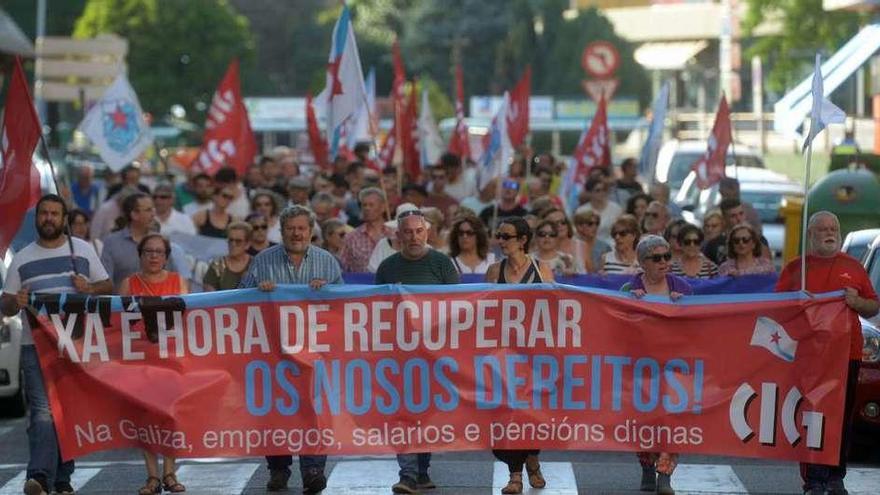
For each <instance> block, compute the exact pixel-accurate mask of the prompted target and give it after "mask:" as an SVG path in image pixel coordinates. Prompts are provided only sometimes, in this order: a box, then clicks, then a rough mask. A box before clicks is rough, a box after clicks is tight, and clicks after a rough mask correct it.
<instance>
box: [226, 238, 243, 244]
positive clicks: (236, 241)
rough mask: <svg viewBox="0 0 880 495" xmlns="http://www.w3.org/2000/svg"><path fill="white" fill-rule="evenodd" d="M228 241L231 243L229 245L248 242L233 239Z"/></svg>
mask: <svg viewBox="0 0 880 495" xmlns="http://www.w3.org/2000/svg"><path fill="white" fill-rule="evenodd" d="M227 241H229V244H244V243H246V242H247V240H245V239H234V238H232V237H230V238H229V239H227Z"/></svg>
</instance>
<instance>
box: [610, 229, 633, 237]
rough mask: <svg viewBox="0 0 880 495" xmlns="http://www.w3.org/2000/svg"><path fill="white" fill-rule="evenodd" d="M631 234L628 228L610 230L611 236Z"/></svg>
mask: <svg viewBox="0 0 880 495" xmlns="http://www.w3.org/2000/svg"><path fill="white" fill-rule="evenodd" d="M629 234H632V231H630V230H613V231H611V237H623V236H625V235H629Z"/></svg>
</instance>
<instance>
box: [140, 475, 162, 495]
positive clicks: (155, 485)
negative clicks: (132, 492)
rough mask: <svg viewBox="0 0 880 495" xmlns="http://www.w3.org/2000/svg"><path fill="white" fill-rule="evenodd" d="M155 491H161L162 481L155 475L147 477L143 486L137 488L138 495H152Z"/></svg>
mask: <svg viewBox="0 0 880 495" xmlns="http://www.w3.org/2000/svg"><path fill="white" fill-rule="evenodd" d="M156 493H162V481H161V480H160V479H159V478H157V477H155V476H150V477H148V478H147V482H146V483H144V486H142V487H141V489H140V490H138V495H154V494H156Z"/></svg>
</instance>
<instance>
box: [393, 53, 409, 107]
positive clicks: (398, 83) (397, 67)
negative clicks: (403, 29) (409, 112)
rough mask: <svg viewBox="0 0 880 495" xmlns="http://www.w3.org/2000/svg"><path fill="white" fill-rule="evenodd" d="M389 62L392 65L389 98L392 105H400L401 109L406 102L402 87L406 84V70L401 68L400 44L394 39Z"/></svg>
mask: <svg viewBox="0 0 880 495" xmlns="http://www.w3.org/2000/svg"><path fill="white" fill-rule="evenodd" d="M391 61H392V64H393V65H394V80H393V81H392V83H391V97H392V98H394V104H395V105H397V104H400V109H401V110H402V109H403V106H404V104H405V103H404V102H405V100H406V91H405V88H404V85H405V84H406V70H405V69H404V68H403V57H402V56H401V55H400V44H399V43H398V42H397V38H395V39H394V43H393V44H392V45H391Z"/></svg>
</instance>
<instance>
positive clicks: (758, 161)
mask: <svg viewBox="0 0 880 495" xmlns="http://www.w3.org/2000/svg"><path fill="white" fill-rule="evenodd" d="M707 146H708V145H707V143H706V141H678V140H676V139H673V140H671V141H667V142H665V143H663V147H662V148H660V153H659V154H658V155H657V166H656V167H655V169H654V179H655V181H657V182H665V183H666V184H667V185H668V186H669V191H670V197H671V198H674V197H675V195H676V193H677V192H678V190H679V189H681V184H682V182H684V178H685V177H687V175H688V172H690V171H691V166H692V165H693V164H694V162H696V161H697V160H698V159H699V158H700V157H701V156H703V154H704V153H706V147H707ZM734 156H736V165H737V166H738V167H756V168H766V167H765V166H764V160H763V159H762V158H761V155H760V153H758V151H757V150H755V149H753V148H750V147H748V146H746V145H744V144H736V143H734V144H733V145H732V146H730V147H728V148H727V164H728V165H733V157H734Z"/></svg>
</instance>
